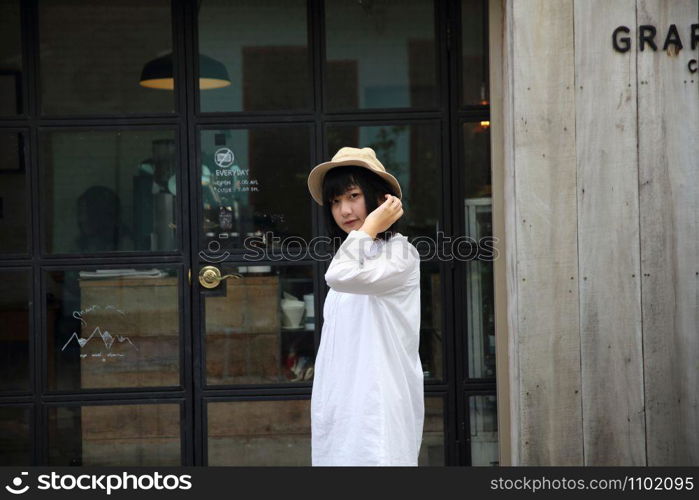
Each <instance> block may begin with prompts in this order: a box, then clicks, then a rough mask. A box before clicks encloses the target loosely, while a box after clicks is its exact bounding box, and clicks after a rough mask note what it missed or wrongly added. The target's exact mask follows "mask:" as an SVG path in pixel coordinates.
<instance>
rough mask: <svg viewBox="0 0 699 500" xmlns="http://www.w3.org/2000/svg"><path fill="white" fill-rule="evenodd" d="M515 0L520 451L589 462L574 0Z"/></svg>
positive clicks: (547, 460)
mask: <svg viewBox="0 0 699 500" xmlns="http://www.w3.org/2000/svg"><path fill="white" fill-rule="evenodd" d="M512 4H513V5H512V22H513V53H514V59H513V65H514V71H513V85H514V89H513V99H514V113H513V114H514V170H515V172H514V185H515V188H514V189H515V205H516V206H515V211H516V262H517V288H516V290H515V291H514V293H513V291H511V292H510V293H511V295H510V296H511V297H512V295H516V298H517V335H518V338H517V341H516V342H517V345H516V348H517V350H518V354H517V357H518V363H519V373H518V374H517V380H518V381H519V384H520V385H519V400H520V403H519V405H520V408H519V414H520V428H519V443H518V446H519V447H520V451H519V460H520V462H521V463H522V464H527V465H581V464H582V462H583V450H582V410H581V401H580V398H581V396H580V393H579V389H580V337H579V318H578V290H577V286H576V283H577V270H578V269H577V267H578V258H577V234H576V227H577V224H576V221H577V207H576V186H575V176H576V172H575V168H576V167H575V133H574V131H575V102H574V97H575V91H574V83H575V82H574V68H575V64H574V36H573V2H572V0H565V1H564V0H561V1H557V2H551V1H550V0H529V1H516V0H512Z"/></svg>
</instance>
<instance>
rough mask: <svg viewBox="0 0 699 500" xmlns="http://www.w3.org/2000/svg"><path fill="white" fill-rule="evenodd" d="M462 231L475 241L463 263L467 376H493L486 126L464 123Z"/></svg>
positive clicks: (490, 215) (488, 149)
mask: <svg viewBox="0 0 699 500" xmlns="http://www.w3.org/2000/svg"><path fill="white" fill-rule="evenodd" d="M462 130H463V150H462V153H463V158H464V165H463V168H464V186H463V191H464V193H465V199H464V224H465V227H464V234H465V236H467V237H468V238H471V239H472V240H473V241H476V242H478V246H479V252H478V260H472V261H469V262H467V263H466V265H465V274H466V276H465V280H466V308H465V311H464V312H465V314H466V318H467V322H466V325H467V327H466V328H467V338H468V376H469V378H494V377H495V311H494V306H495V302H494V301H495V296H494V290H493V263H492V260H493V256H494V255H493V248H494V244H493V242H492V235H493V229H492V224H493V217H492V198H491V193H492V187H491V168H490V130H489V128H488V127H485V126H483V125H481V124H480V123H464V124H463V126H462Z"/></svg>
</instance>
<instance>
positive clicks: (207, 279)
mask: <svg viewBox="0 0 699 500" xmlns="http://www.w3.org/2000/svg"><path fill="white" fill-rule="evenodd" d="M242 277H243V275H242V274H238V273H233V274H226V275H225V276H221V271H219V269H218V268H217V267H214V266H204V267H202V268H201V271H199V283H201V286H203V287H204V288H216V287H217V286H218V284H219V283H220V282H221V281H223V280H225V279H227V278H235V279H240V278H242Z"/></svg>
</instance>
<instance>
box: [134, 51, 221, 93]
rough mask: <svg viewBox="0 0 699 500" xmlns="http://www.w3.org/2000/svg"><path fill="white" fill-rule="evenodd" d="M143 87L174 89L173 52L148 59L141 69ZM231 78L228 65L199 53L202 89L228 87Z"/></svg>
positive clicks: (200, 85) (200, 84) (200, 86)
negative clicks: (227, 69) (227, 68)
mask: <svg viewBox="0 0 699 500" xmlns="http://www.w3.org/2000/svg"><path fill="white" fill-rule="evenodd" d="M139 84H140V85H141V86H142V87H148V88H151V89H164V90H174V88H175V80H174V78H173V76H172V54H171V53H170V54H167V55H164V56H162V57H158V58H156V59H153V60H152V61H148V62H147V63H146V65H145V66H143V71H141V81H140V82H139ZM230 84H231V79H230V78H229V77H228V71H226V67H225V66H224V65H223V64H222V63H220V62H219V61H217V60H216V59H213V58H211V57H209V56H205V55H204V54H199V88H200V89H201V90H208V89H219V88H222V87H228V86H229V85H230Z"/></svg>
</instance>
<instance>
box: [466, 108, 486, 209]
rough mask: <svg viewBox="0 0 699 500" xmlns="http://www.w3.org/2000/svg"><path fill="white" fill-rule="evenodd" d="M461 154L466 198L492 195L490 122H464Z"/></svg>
mask: <svg viewBox="0 0 699 500" xmlns="http://www.w3.org/2000/svg"><path fill="white" fill-rule="evenodd" d="M462 131H463V145H462V148H463V149H462V150H461V152H462V154H463V159H464V165H463V168H464V193H465V196H466V198H486V197H488V198H489V197H490V196H492V186H491V168H490V122H487V121H484V122H472V123H464V124H463V126H462Z"/></svg>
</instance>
